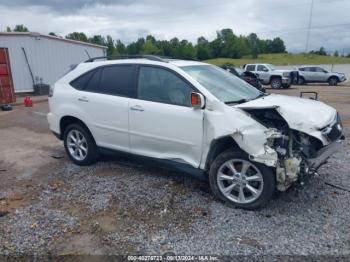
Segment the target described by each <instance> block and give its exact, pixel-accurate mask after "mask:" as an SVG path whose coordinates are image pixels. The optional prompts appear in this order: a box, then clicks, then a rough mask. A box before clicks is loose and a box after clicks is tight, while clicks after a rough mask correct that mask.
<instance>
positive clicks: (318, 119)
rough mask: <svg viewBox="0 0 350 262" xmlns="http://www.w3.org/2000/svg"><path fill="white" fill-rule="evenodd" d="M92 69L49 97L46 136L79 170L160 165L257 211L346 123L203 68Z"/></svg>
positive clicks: (315, 104) (327, 151)
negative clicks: (102, 164)
mask: <svg viewBox="0 0 350 262" xmlns="http://www.w3.org/2000/svg"><path fill="white" fill-rule="evenodd" d="M107 59H108V58H107ZM95 60H96V59H89V60H88V61H87V62H85V63H81V64H79V65H78V66H77V67H76V68H75V69H74V70H72V71H71V72H69V73H68V74H66V75H65V76H63V77H62V78H61V79H60V80H58V81H57V83H56V84H55V85H54V86H53V87H51V90H50V94H49V106H50V112H49V113H48V115H47V118H48V122H49V126H50V129H51V130H52V132H53V133H54V134H55V135H56V136H57V137H58V138H59V139H61V140H63V143H64V147H65V150H66V153H67V155H68V156H69V158H70V159H71V160H72V161H73V162H74V163H75V164H77V165H90V164H92V163H94V162H95V161H97V159H98V155H99V153H101V152H103V151H104V150H106V149H107V150H108V151H110V150H116V151H123V152H125V153H131V154H134V155H140V156H144V157H147V159H148V161H150V158H154V159H158V161H159V160H160V159H162V160H164V161H166V162H167V163H169V162H171V163H172V165H177V166H178V167H181V168H182V169H184V168H186V169H187V170H188V171H189V170H192V171H193V172H196V173H197V174H198V173H199V172H200V174H201V175H202V176H203V178H205V179H208V180H209V183H210V187H211V189H212V191H213V193H214V195H215V196H216V197H217V198H218V199H221V200H222V201H225V202H227V203H230V204H232V205H234V206H236V207H241V208H247V209H256V208H259V207H261V206H263V205H264V204H265V203H266V202H267V201H268V200H269V199H270V198H271V197H272V195H273V194H274V193H275V191H276V190H279V191H285V190H287V189H288V188H289V187H290V186H291V185H292V184H293V183H294V182H296V181H298V180H299V179H301V178H302V177H304V176H307V175H311V174H312V173H314V172H316V170H317V169H318V168H319V167H320V166H321V165H322V164H323V163H325V162H326V160H327V159H328V158H329V157H330V156H331V155H332V154H333V153H334V152H335V151H337V150H338V149H340V148H341V143H340V142H341V140H342V139H343V136H342V124H341V121H340V117H339V115H338V113H337V111H336V110H335V109H334V108H332V107H330V106H328V105H326V104H324V103H322V102H319V101H315V100H310V99H302V98H298V97H291V96H283V95H277V94H264V93H262V92H260V91H259V90H257V89H256V88H254V87H252V86H251V85H249V84H247V83H245V82H244V81H242V80H241V79H238V78H237V77H235V76H233V75H232V74H230V73H227V72H225V71H224V70H222V69H220V68H218V67H217V66H213V65H210V64H205V63H201V62H197V61H186V60H171V59H170V60H166V59H162V58H160V57H155V56H142V57H141V58H133V59H125V60H122V59H118V60H107V61H95ZM150 190H152V188H150ZM140 194H141V195H142V192H140Z"/></svg>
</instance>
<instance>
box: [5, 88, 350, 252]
mask: <svg viewBox="0 0 350 262" xmlns="http://www.w3.org/2000/svg"><path fill="white" fill-rule="evenodd" d="M300 90H305V91H317V92H319V99H320V100H322V101H325V102H327V103H329V104H330V105H332V106H334V107H335V108H337V109H338V110H339V112H340V114H341V116H342V119H343V123H344V126H345V134H346V136H347V137H348V136H349V130H350V129H349V126H350V87H347V86H344V85H343V86H338V87H329V86H311V85H309V86H305V87H302V88H300V87H298V88H297V87H293V88H292V89H290V90H279V91H278V93H283V94H287V95H298V94H299V91H300ZM270 91H272V90H270ZM47 112H48V107H47V103H40V104H36V105H35V106H34V107H33V108H24V107H21V106H19V107H16V108H15V109H14V110H13V111H12V112H0V138H1V141H0V178H1V183H0V255H1V254H3V255H14V254H16V255H26V254H54V255H67V254H74V255H75V254H97V255H100V254H158V255H160V254H164V253H166V252H174V253H176V254H225V255H237V254H240V255H251V254H254V255H329V254H330V255H349V254H350V205H349V203H350V193H349V192H347V191H346V190H342V189H339V188H335V187H333V186H330V185H327V184H326V183H325V181H326V182H330V183H332V184H335V185H339V186H341V187H343V188H344V189H348V190H350V179H349V171H350V146H349V141H348V140H347V141H346V142H345V144H346V145H345V146H344V149H343V151H342V152H339V153H337V154H336V155H335V156H334V157H332V158H331V159H330V161H329V163H328V164H326V165H324V166H323V167H322V168H321V169H320V172H319V173H320V176H319V177H315V178H312V179H311V180H310V181H309V182H308V183H306V184H305V185H304V186H298V187H293V188H291V189H290V190H289V191H288V192H286V193H282V194H280V195H279V196H278V197H277V198H276V199H274V200H272V201H271V203H270V204H269V206H268V207H266V208H265V209H263V210H261V211H258V212H252V211H250V212H249V211H244V210H239V209H233V208H229V207H227V206H225V205H224V204H222V203H220V202H218V201H216V200H215V199H214V198H213V196H212V194H211V193H210V189H209V187H208V185H207V183H206V182H203V181H198V180H196V179H193V178H190V177H188V176H186V175H183V174H181V173H179V172H176V171H172V170H170V169H167V168H164V167H159V166H158V164H157V163H148V164H147V165H146V166H145V165H143V164H142V163H141V162H140V161H139V160H135V159H128V158H127V157H125V156H122V155H119V156H110V157H103V158H102V159H101V161H100V162H99V163H97V164H96V165H94V166H90V167H78V166H76V165H74V164H72V163H71V162H70V161H69V160H68V159H67V157H66V155H65V153H64V149H63V145H62V143H61V142H60V141H58V140H57V139H56V138H55V137H54V136H53V135H52V134H51V133H50V131H49V130H48V126H47V122H46V117H45V114H46V113H47Z"/></svg>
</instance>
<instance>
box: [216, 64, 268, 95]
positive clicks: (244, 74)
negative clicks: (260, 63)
mask: <svg viewBox="0 0 350 262" xmlns="http://www.w3.org/2000/svg"><path fill="white" fill-rule="evenodd" d="M221 68H223V69H225V70H226V71H228V72H230V73H231V74H233V75H235V76H237V77H239V78H241V79H243V80H244V81H246V82H247V83H249V84H250V85H252V86H254V87H255V88H256V89H258V90H260V91H261V92H265V88H264V87H263V85H262V84H261V83H260V80H259V77H258V76H257V75H256V74H254V73H253V72H250V71H245V70H244V69H242V68H238V67H233V66H226V65H224V66H221Z"/></svg>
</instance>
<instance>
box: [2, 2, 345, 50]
mask: <svg viewBox="0 0 350 262" xmlns="http://www.w3.org/2000/svg"><path fill="white" fill-rule="evenodd" d="M311 2H312V0H294V1H285V0H143V1H141V0H85V1H83V0H0V31H5V29H6V27H7V26H10V27H14V26H15V25H16V24H24V25H26V26H27V27H28V28H29V29H30V30H31V31H34V32H40V33H43V34H47V33H49V32H55V33H56V34H57V35H61V36H65V35H66V34H68V33H70V32H74V31H78V32H84V33H86V34H87V35H88V36H91V35H94V34H102V35H111V36H112V37H113V38H114V39H120V40H122V41H123V42H125V43H130V42H132V41H135V40H137V38H139V37H146V36H147V35H148V34H152V35H154V36H155V37H156V38H157V39H168V40H169V39H171V38H173V37H175V36H176V37H178V38H180V39H187V40H189V41H191V42H194V43H195V42H196V40H197V38H198V37H200V36H204V37H206V38H207V39H208V40H212V39H214V38H215V36H216V31H217V30H220V29H223V28H232V29H233V31H234V33H235V34H237V35H239V34H243V35H247V34H249V33H251V32H255V33H257V35H258V36H259V37H260V38H263V39H265V38H274V37H281V38H282V39H283V40H284V41H285V44H286V47H287V50H288V51H289V52H304V51H305V50H306V46H307V45H306V42H307V41H306V39H307V28H308V25H309V17H310V13H311V12H310V10H311ZM313 2H314V4H313V9H312V19H311V30H310V37H309V45H308V50H315V49H319V48H320V47H321V46H323V47H325V48H326V50H327V51H328V52H334V51H335V50H338V51H339V52H340V54H342V53H343V52H344V53H350V15H349V11H350V0H313Z"/></svg>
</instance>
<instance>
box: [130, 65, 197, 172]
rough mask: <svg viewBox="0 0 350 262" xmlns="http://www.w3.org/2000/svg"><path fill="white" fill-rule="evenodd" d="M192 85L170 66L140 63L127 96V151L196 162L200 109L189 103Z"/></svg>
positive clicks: (195, 163) (192, 163)
mask: <svg viewBox="0 0 350 262" xmlns="http://www.w3.org/2000/svg"><path fill="white" fill-rule="evenodd" d="M193 91H194V88H193V87H192V86H191V84H190V83H188V82H187V81H186V80H184V79H183V78H182V77H181V76H179V75H178V74H177V73H175V72H174V71H172V70H170V69H166V68H162V67H157V66H148V65H147V66H145V65H140V67H139V73H138V84H137V89H136V94H135V98H134V99H130V107H129V121H130V125H129V128H130V130H129V131H130V147H131V152H132V153H135V154H140V155H144V156H150V157H156V158H161V159H170V160H175V161H178V162H185V163H188V164H191V165H192V166H194V167H198V166H199V164H200V158H201V153H202V139H203V110H202V109H193V108H192V107H191V103H190V97H191V92H193Z"/></svg>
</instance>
